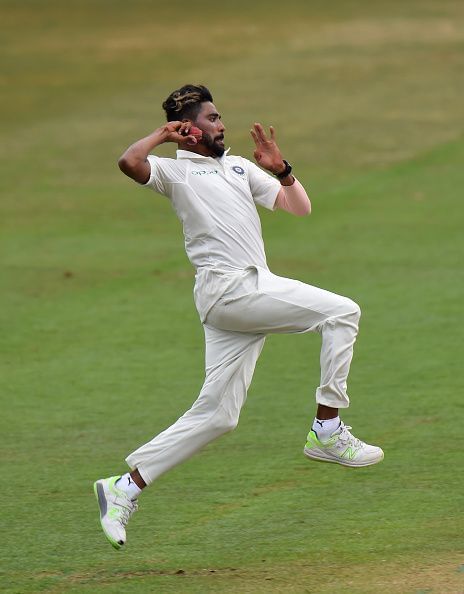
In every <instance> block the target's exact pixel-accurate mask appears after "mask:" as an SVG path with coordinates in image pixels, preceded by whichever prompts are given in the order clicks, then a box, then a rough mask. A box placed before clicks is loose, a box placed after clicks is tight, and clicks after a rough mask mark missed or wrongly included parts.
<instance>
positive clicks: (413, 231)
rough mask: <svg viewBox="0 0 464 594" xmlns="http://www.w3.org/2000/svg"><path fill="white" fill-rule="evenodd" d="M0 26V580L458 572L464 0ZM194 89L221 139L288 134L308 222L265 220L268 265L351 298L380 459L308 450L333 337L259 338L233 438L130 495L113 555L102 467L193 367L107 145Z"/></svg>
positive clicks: (145, 201)
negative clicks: (323, 345)
mask: <svg viewBox="0 0 464 594" xmlns="http://www.w3.org/2000/svg"><path fill="white" fill-rule="evenodd" d="M0 22H1V27H2V34H1V38H0V49H1V52H0V55H1V58H0V59H1V71H0V86H1V89H0V92H1V104H2V109H1V112H0V118H1V126H0V136H1V143H0V152H1V161H0V167H1V169H2V171H1V176H0V187H1V198H0V258H1V260H0V266H1V275H0V291H1V292H0V299H1V302H0V303H1V308H0V349H1V360H0V366H1V372H0V393H1V398H2V401H3V402H2V415H1V419H0V430H1V434H2V448H3V455H2V459H3V462H2V467H3V473H2V474H3V476H4V477H6V485H5V496H6V503H5V506H6V518H5V520H6V521H5V534H4V537H2V541H3V543H5V544H6V546H5V548H4V553H3V557H4V559H3V561H4V563H2V565H3V571H4V578H3V580H2V581H3V585H4V586H5V589H6V591H11V592H29V591H30V592H36V591H50V592H65V591H66V592H81V591H82V592H87V591H92V592H97V591H98V592H100V591H108V592H119V591H121V592H122V591H124V592H127V591H129V592H147V591H152V592H163V593H165V592H177V593H178V592H199V593H200V592H201V593H204V592H237V593H244V592H250V593H259V592H263V593H268V592H286V593H287V592H296V593H299V592H309V591H311V592H318V593H319V592H321V593H323V592H329V591H330V592H337V593H340V592H342V593H343V592H346V593H353V592H356V593H358V592H374V591H375V592H416V593H418V592H437V593H440V594H441V593H444V592H462V591H463V589H464V585H463V577H464V572H463V571H462V565H460V563H462V560H461V561H460V560H459V554H458V553H459V550H460V551H461V552H462V537H461V536H460V535H459V533H458V530H457V493H458V492H459V489H461V490H462V486H463V484H462V479H460V477H459V473H458V469H459V468H460V467H461V466H462V459H461V458H462V454H461V453H460V451H459V447H458V445H457V444H458V440H459V438H460V431H459V430H460V424H459V419H460V418H461V417H460V414H462V398H461V394H462V387H463V386H462V364H461V360H462V355H463V347H462V344H463V340H462V339H463V336H462V334H463V333H462V328H461V326H462V324H461V323H460V318H461V313H462V289H463V282H462V281H463V278H462V253H463V251H462V248H463V239H462V215H463V207H462V196H461V194H462V189H461V188H462V186H463V183H464V168H463V166H462V163H463V156H464V140H463V130H464V120H463V115H464V102H463V91H464V77H463V72H464V69H463V66H464V6H463V4H462V2H458V1H455V0H442V1H438V0H405V1H403V2H399V1H396V0H392V1H389V2H386V1H383V0H380V1H378V2H368V1H366V0H356V1H355V0H343V1H342V0H334V1H333V2H323V1H314V0H310V1H306V2H304V1H298V0H289V1H288V2H285V3H282V2H277V1H274V0H268V1H267V2H261V1H256V2H244V1H242V0H237V1H236V2H234V3H217V2H211V1H209V0H205V1H202V2H197V3H187V2H181V1H179V0H172V1H171V2H169V3H164V2H158V1H156V0H154V1H151V2H150V1H148V0H144V1H141V0H134V1H132V2H122V1H120V0H113V1H112V2H109V1H106V0H94V1H92V2H91V1H86V0H82V1H77V0H70V1H68V2H58V1H52V0H43V1H40V2H39V1H33V0H25V1H22V2H13V1H9V0H0ZM186 83H201V84H205V85H206V86H208V87H209V88H210V90H211V91H212V94H213V97H214V101H215V104H216V106H217V107H218V108H219V110H220V111H221V113H222V115H223V120H224V123H225V125H226V128H227V129H226V142H227V144H228V145H230V147H231V153H232V154H241V155H243V156H245V157H247V158H252V153H253V143H252V140H251V137H250V135H249V129H250V126H251V125H252V124H253V122H255V121H259V122H261V123H262V124H263V125H264V126H269V125H273V126H274V127H275V128H276V132H277V138H278V141H279V144H280V146H281V148H282V152H283V154H284V156H285V158H286V159H287V160H288V161H290V162H291V163H292V164H293V166H294V172H295V174H296V176H297V177H298V178H299V179H300V181H301V182H302V183H303V184H304V185H305V187H306V188H307V190H308V192H309V194H310V197H311V199H312V203H313V214H312V215H311V217H309V218H303V219H299V218H296V217H292V216H290V215H288V214H286V213H268V212H263V211H261V212H260V214H261V216H262V223H263V234H264V238H265V243H266V249H267V254H268V260H269V265H270V268H271V270H273V271H274V272H275V273H277V274H281V275H284V276H289V277H295V278H299V279H300V280H303V281H305V282H308V283H310V284H314V285H318V286H322V287H324V288H326V289H328V290H331V291H334V292H337V293H341V294H345V295H347V296H349V297H351V298H352V299H354V300H356V301H357V302H358V303H360V305H361V308H362V310H363V319H362V327H361V333H360V337H359V340H358V344H357V348H356V354H355V359H354V363H353V368H352V373H351V376H350V384H349V392H350V395H351V400H352V406H351V407H350V409H349V410H348V411H347V412H346V415H345V421H346V422H348V423H349V424H352V425H353V426H354V429H353V432H354V433H355V434H356V435H357V436H359V437H360V438H362V439H364V440H366V441H370V442H372V443H376V444H378V445H381V446H382V447H383V448H384V450H385V453H386V458H385V461H384V462H383V463H382V464H381V465H379V466H378V467H375V468H369V469H361V470H359V471H356V472H354V473H353V472H350V471H346V469H342V468H332V467H329V468H327V467H326V465H317V464H316V465H315V464H313V463H311V462H309V461H308V460H306V459H304V457H303V455H302V451H301V450H302V447H303V445H304V441H305V436H306V432H307V431H308V429H309V424H310V422H311V419H312V416H313V413H314V397H313V393H314V390H315V387H316V386H317V384H318V374H319V369H318V356H319V347H320V343H319V338H318V337H317V336H308V335H305V336H279V337H270V338H269V339H268V341H267V344H266V347H265V350H264V352H263V355H262V357H261V359H260V362H259V364H258V368H257V371H256V376H255V379H254V382H253V384H252V387H251V390H250V394H249V399H248V402H247V404H246V406H245V408H244V410H243V413H242V419H241V422H240V425H239V428H238V429H237V431H235V432H234V433H233V434H232V435H230V436H227V437H225V438H224V439H221V440H220V441H218V442H216V443H214V444H212V445H211V446H209V447H208V448H207V449H206V450H205V452H204V453H202V454H200V455H199V456H197V457H196V458H194V459H193V460H191V461H189V462H188V463H186V464H185V465H183V466H182V467H179V468H177V469H175V470H174V471H173V472H172V473H169V474H168V475H167V476H165V477H163V478H162V479H160V481H158V483H157V485H156V486H153V488H152V489H150V491H148V492H147V493H146V494H144V495H143V498H141V508H142V509H141V512H140V514H137V517H135V518H134V519H133V520H132V521H131V525H130V527H129V531H130V532H129V544H128V546H127V550H126V551H125V552H124V554H123V555H118V554H116V553H114V552H113V551H112V550H111V548H110V547H109V545H107V543H106V542H105V541H104V539H103V536H102V535H101V533H100V529H99V523H98V516H97V509H96V505H95V501H94V500H93V494H92V482H93V481H94V480H95V479H97V478H99V477H101V476H108V475H111V474H115V473H118V472H123V471H124V468H125V465H124V458H125V456H126V455H127V454H128V453H130V452H131V451H132V450H133V449H135V448H136V447H138V446H139V445H140V444H141V443H143V442H145V441H147V440H148V439H150V438H151V437H152V436H153V435H155V434H156V433H157V432H159V431H161V430H162V429H164V428H165V427H166V426H167V425H168V424H170V423H172V422H173V421H175V420H176V418H177V417H178V416H180V414H182V413H183V412H184V411H185V410H186V409H187V408H188V407H189V406H190V405H191V403H192V402H193V400H194V399H195V398H196V395H197V393H198V391H199V388H200V386H201V383H202V379H203V333H202V328H201V325H200V323H199V320H198V317H197V314H196V311H195V309H194V305H193V302H192V287H193V276H194V271H193V269H192V268H191V266H190V264H189V262H188V260H187V258H186V256H185V253H184V250H183V241H182V233H181V228H180V225H179V223H178V221H177V219H176V218H175V215H174V212H173V211H172V209H171V207H170V205H169V203H168V201H167V200H166V199H165V198H163V197H160V196H157V195H156V194H154V193H153V192H149V191H146V190H145V189H141V188H138V187H137V186H136V184H134V183H132V182H131V181H130V180H128V179H127V178H125V177H124V176H123V175H122V174H121V173H120V172H119V170H118V168H117V165H116V162H117V159H118V157H119V156H120V155H121V153H122V152H123V151H124V149H125V148H126V147H127V146H128V145H129V144H131V143H132V142H134V141H135V140H137V139H138V138H140V137H142V136H145V135H146V134H148V133H149V132H151V131H152V130H153V129H155V128H157V127H158V126H159V125H161V124H162V123H163V121H164V114H163V112H162V109H161V103H162V101H163V100H164V99H165V98H166V97H167V95H168V94H169V93H170V92H171V91H172V90H174V89H176V88H178V87H179V86H181V85H183V84H186ZM174 149H175V147H174V146H172V145H166V146H163V147H160V149H159V150H158V151H157V152H158V154H161V155H164V156H173V155H174Z"/></svg>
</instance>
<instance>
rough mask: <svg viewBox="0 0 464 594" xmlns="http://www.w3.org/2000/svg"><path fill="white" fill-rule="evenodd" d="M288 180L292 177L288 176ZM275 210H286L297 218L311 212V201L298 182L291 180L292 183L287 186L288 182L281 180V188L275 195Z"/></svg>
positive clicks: (294, 179) (285, 179)
mask: <svg viewBox="0 0 464 594" xmlns="http://www.w3.org/2000/svg"><path fill="white" fill-rule="evenodd" d="M288 177H289V178H291V177H293V176H288ZM275 208H280V209H281V210H286V211H287V212H290V213H291V214H294V215H297V216H300V217H302V216H305V215H308V214H310V212H311V201H310V199H309V197H308V195H307V193H306V190H305V189H304V188H303V186H302V185H301V184H300V182H299V181H298V180H297V179H296V178H293V183H292V184H291V185H289V180H287V178H284V180H282V188H281V190H280V192H279V193H278V194H277V198H276V201H275Z"/></svg>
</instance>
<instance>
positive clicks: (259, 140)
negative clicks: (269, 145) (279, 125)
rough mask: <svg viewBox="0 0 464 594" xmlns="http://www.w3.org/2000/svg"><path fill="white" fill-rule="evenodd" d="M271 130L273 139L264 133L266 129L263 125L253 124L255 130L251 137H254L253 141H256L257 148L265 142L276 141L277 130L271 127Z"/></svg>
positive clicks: (251, 131) (252, 131) (252, 130)
mask: <svg viewBox="0 0 464 594" xmlns="http://www.w3.org/2000/svg"><path fill="white" fill-rule="evenodd" d="M269 130H270V133H271V137H270V138H269V137H268V136H267V135H266V132H265V131H264V128H263V126H262V125H261V124H259V123H255V124H253V128H252V129H251V130H250V133H251V135H252V136H253V140H254V141H255V144H256V146H259V145H260V144H263V143H265V142H269V141H270V140H271V141H275V130H274V126H269Z"/></svg>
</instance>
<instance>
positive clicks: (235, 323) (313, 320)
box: [208, 269, 361, 409]
mask: <svg viewBox="0 0 464 594" xmlns="http://www.w3.org/2000/svg"><path fill="white" fill-rule="evenodd" d="M251 280H254V284H253V283H252V282H251ZM247 282H248V286H249V287H250V291H249V293H248V294H247V295H240V296H238V297H235V295H234V294H225V295H224V296H223V298H222V299H220V300H219V301H218V303H217V304H216V305H215V306H214V307H213V308H212V310H211V311H210V313H209V314H208V320H211V323H213V324H214V325H215V326H216V327H218V328H223V329H229V328H232V327H234V328H237V329H238V330H240V331H241V332H262V333H302V332H319V333H320V334H321V336H322V347H321V356H320V364H321V383H320V386H319V387H318V388H317V390H316V401H317V403H318V404H321V405H324V406H328V407H331V408H334V409H337V408H346V407H348V406H349V397H348V394H347V391H346V390H347V377H348V373H349V370H350V363H351V359H352V357H353V345H354V343H355V340H356V336H357V333H358V324H359V318H360V315H361V311H360V309H359V306H358V305H357V304H356V303H355V302H354V301H352V300H351V299H348V298H346V297H342V296H340V295H336V294H335V293H331V292H329V291H325V290H323V289H320V288H318V287H313V286H311V285H307V284H304V283H302V282H300V281H296V280H292V279H288V278H283V277H279V276H276V275H274V274H272V273H271V272H269V271H267V270H262V269H258V270H254V269H253V270H252V271H250V273H249V278H248V280H247Z"/></svg>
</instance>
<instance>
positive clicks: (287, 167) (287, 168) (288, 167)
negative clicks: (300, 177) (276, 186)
mask: <svg viewBox="0 0 464 594" xmlns="http://www.w3.org/2000/svg"><path fill="white" fill-rule="evenodd" d="M282 161H283V162H284V163H285V169H284V170H283V171H282V173H274V175H275V176H276V178H277V179H284V177H287V176H288V175H290V173H291V172H292V166H291V165H290V163H289V162H288V161H286V160H285V159H282Z"/></svg>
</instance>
